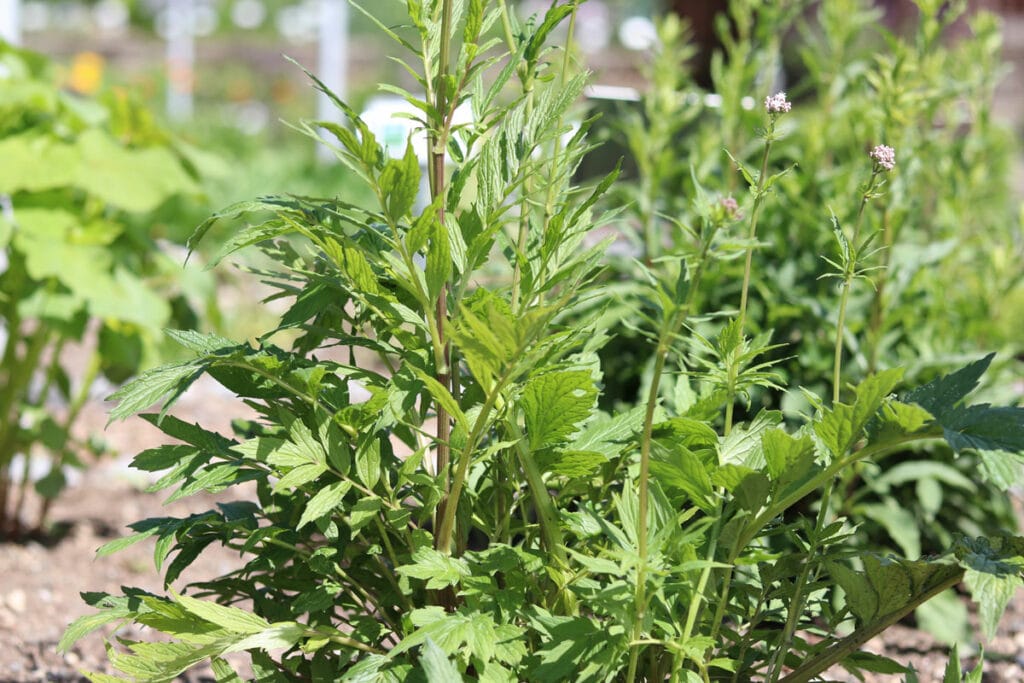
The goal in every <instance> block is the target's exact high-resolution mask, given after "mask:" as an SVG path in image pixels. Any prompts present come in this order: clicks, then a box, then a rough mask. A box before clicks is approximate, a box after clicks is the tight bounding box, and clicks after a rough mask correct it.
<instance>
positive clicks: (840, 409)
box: [814, 368, 903, 458]
mask: <svg viewBox="0 0 1024 683" xmlns="http://www.w3.org/2000/svg"><path fill="white" fill-rule="evenodd" d="M902 376H903V369H902V368H892V369H890V370H884V371H882V372H880V373H878V374H877V375H872V376H871V377H868V378H867V379H865V380H864V381H863V382H861V383H860V385H859V386H858V387H857V389H856V399H855V400H854V402H853V404H852V405H847V404H845V403H837V404H836V405H834V406H833V407H832V409H831V410H826V411H825V412H824V414H823V415H822V416H821V418H820V419H819V420H818V421H817V422H815V423H814V433H815V434H817V435H818V438H820V439H821V441H822V443H823V444H825V447H826V448H828V450H829V451H830V452H831V453H832V455H833V457H836V458H841V457H843V456H844V455H846V453H847V452H848V451H849V450H850V449H851V448H852V447H853V445H854V444H855V443H857V441H859V440H860V438H861V436H862V435H863V432H864V428H865V427H866V426H867V424H868V422H869V421H870V420H871V419H872V418H873V417H874V416H875V414H876V413H878V411H879V409H880V408H881V407H882V404H883V402H884V401H885V399H886V398H887V397H888V396H889V394H890V393H891V392H892V390H893V388H895V386H896V384H898V383H899V381H900V378H901V377H902Z"/></svg>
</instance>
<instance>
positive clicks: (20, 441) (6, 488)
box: [0, 43, 202, 538]
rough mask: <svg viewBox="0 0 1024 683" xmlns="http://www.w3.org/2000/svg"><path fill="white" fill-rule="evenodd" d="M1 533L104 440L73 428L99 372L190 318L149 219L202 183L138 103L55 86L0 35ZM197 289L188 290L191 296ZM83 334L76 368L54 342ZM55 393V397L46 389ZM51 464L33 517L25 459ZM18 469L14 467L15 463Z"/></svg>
mask: <svg viewBox="0 0 1024 683" xmlns="http://www.w3.org/2000/svg"><path fill="white" fill-rule="evenodd" d="M0 69H2V72H3V74H4V75H3V76H2V77H0V81H2V83H3V87H4V90H5V93H7V95H6V96H5V99H4V102H3V104H2V105H0V156H2V157H3V159H4V163H3V165H2V168H0V198H2V201H3V207H4V210H3V215H2V216H0V248H2V250H3V251H2V258H3V263H4V267H3V272H2V273H0V321H2V324H3V327H2V330H3V334H2V339H0V341H2V345H3V350H2V354H3V363H2V369H0V538H7V537H11V536H18V535H20V534H21V533H23V532H24V531H27V530H36V529H42V527H43V525H44V523H45V519H46V513H47V510H48V508H49V505H50V502H51V501H52V500H53V499H54V497H56V496H57V495H58V494H59V492H60V491H61V489H62V488H63V487H64V481H65V479H64V474H65V468H67V467H72V466H82V465H83V460H82V456H83V455H85V454H86V453H88V452H90V451H92V452H94V453H95V452H97V451H98V450H100V449H101V448H102V446H101V445H100V444H99V443H98V442H94V441H93V440H91V439H88V440H86V439H83V436H82V435H81V434H80V433H76V432H75V431H74V429H73V427H74V425H75V421H76V418H77V417H78V415H79V412H80V411H81V409H82V407H83V405H84V404H85V401H86V400H87V399H88V397H89V393H90V390H91V389H92V388H93V385H94V383H95V381H96V380H97V378H99V377H101V376H103V377H106V378H107V379H109V380H111V381H113V382H121V381H123V380H125V379H127V378H128V377H130V376H132V375H134V374H135V373H137V372H138V370H139V368H140V367H142V366H143V365H145V364H147V363H148V364H150V365H152V364H153V362H154V360H156V359H157V358H158V356H157V354H156V351H157V350H158V348H159V347H160V344H161V343H162V342H161V339H162V337H161V334H160V332H159V330H160V329H161V328H162V327H164V326H166V325H168V324H173V325H182V324H194V322H195V320H196V316H195V314H194V313H193V312H192V303H191V302H190V300H189V298H188V297H187V296H186V292H189V293H191V294H192V295H195V294H196V293H198V292H201V291H202V289H201V288H200V287H198V286H197V285H200V286H201V285H202V283H201V282H194V283H190V282H178V280H179V279H180V277H179V276H178V274H177V273H176V272H175V270H176V268H175V264H174V262H173V261H172V260H171V259H170V258H168V257H166V256H164V255H162V254H161V252H160V250H159V249H158V248H157V245H156V243H155V242H154V240H153V238H151V237H150V226H149V225H148V223H147V222H146V221H147V220H148V219H149V218H150V217H151V215H152V212H153V210H154V209H156V208H157V207H158V206H159V205H160V204H161V203H163V202H164V201H165V200H166V199H168V198H169V197H172V196H175V195H183V194H189V193H195V192H197V190H198V187H197V184H196V181H195V179H194V177H193V172H192V170H191V166H190V164H189V162H188V161H187V159H186V157H184V156H183V155H181V154H179V153H177V152H176V151H175V149H174V148H173V147H172V146H171V144H170V140H169V139H168V138H167V136H166V134H164V133H163V132H162V131H161V130H160V129H159V128H158V127H156V126H155V125H154V124H153V122H152V120H151V119H149V118H148V115H147V114H146V113H145V111H143V110H141V109H140V108H139V107H138V106H137V105H133V104H131V103H130V102H129V101H127V100H126V99H124V98H117V97H115V96H111V97H110V98H108V99H107V100H105V101H92V100H85V99H80V98H78V97H75V96H73V95H71V94H68V93H65V92H62V91H61V90H59V89H58V87H57V86H56V82H55V79H54V78H53V77H52V75H51V73H50V66H49V64H48V63H47V62H46V60H44V59H43V58H42V57H40V56H38V55H34V54H32V53H29V52H25V51H21V50H17V49H15V48H13V47H10V46H8V45H6V44H2V43H0ZM194 298H195V297H194V296H193V300H194ZM76 342H86V348H87V352H86V353H85V354H83V355H85V358H86V359H85V360H84V361H79V363H80V364H83V365H84V367H77V368H76V367H74V361H71V360H69V359H68V358H65V357H64V356H63V355H62V352H63V351H64V350H65V349H67V348H69V347H71V346H72V345H73V344H74V343H76ZM55 396H57V397H59V401H60V402H62V403H63V406H62V407H61V408H60V409H59V410H55V409H54V403H55V401H54V397H55ZM41 452H43V453H46V454H47V457H49V460H50V467H49V473H48V474H47V475H46V476H44V477H43V478H41V479H39V480H38V481H36V482H35V491H36V492H37V493H38V494H39V495H40V496H41V497H42V499H43V500H42V503H41V505H40V506H39V508H38V509H39V512H38V515H37V516H36V518H35V520H34V522H33V523H30V522H28V520H24V519H22V517H23V516H24V513H25V512H26V505H27V503H26V501H27V496H28V494H29V491H30V490H31V487H32V485H33V482H32V478H31V477H30V475H29V473H30V464H31V463H30V459H31V458H32V457H35V456H39V455H40V454H41ZM17 456H20V466H19V467H18V471H14V467H15V466H16V465H17V464H18V462H19V461H18V459H17Z"/></svg>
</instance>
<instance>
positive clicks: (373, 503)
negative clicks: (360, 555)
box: [348, 498, 381, 534]
mask: <svg viewBox="0 0 1024 683" xmlns="http://www.w3.org/2000/svg"><path fill="white" fill-rule="evenodd" d="M380 509H381V500H380V498H361V499H359V501H358V502H357V503H356V504H355V505H354V506H352V508H351V509H350V510H349V513H348V514H349V519H348V525H349V529H351V530H352V533H353V534H355V533H356V532H357V531H359V530H360V529H362V528H363V527H364V526H366V525H367V524H369V523H370V522H372V521H373V519H374V518H375V517H376V516H377V514H378V513H379V512H380Z"/></svg>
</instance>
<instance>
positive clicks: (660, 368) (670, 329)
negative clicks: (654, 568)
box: [626, 197, 739, 681]
mask: <svg viewBox="0 0 1024 683" xmlns="http://www.w3.org/2000/svg"><path fill="white" fill-rule="evenodd" d="M721 209H722V210H721V212H720V217H719V218H718V220H715V221H714V222H713V223H712V225H711V227H710V229H709V230H708V231H707V234H704V235H702V236H701V237H702V239H701V251H700V254H699V255H698V257H697V260H696V265H695V266H694V271H693V275H692V276H691V279H690V284H689V288H688V291H687V295H686V300H685V302H684V303H683V305H682V306H679V307H677V308H676V310H675V311H674V312H673V314H672V315H671V316H670V318H669V319H668V321H667V324H665V325H664V326H663V327H662V329H661V331H660V333H659V335H658V347H657V350H656V351H655V357H654V373H653V375H652V377H651V386H650V388H649V389H648V392H647V402H646V406H645V410H644V423H643V432H642V433H641V437H640V480H639V493H638V515H637V517H638V519H637V548H638V551H639V556H640V566H639V567H638V568H637V583H636V593H635V604H636V612H635V615H634V620H633V633H632V640H631V642H632V643H633V647H632V648H631V651H630V655H629V670H628V674H627V677H626V680H627V681H632V680H635V678H636V671H637V664H638V661H639V657H640V651H641V650H642V649H643V648H642V643H641V636H642V633H643V624H644V620H645V619H646V615H647V557H648V517H649V510H650V481H649V480H650V464H651V441H652V438H653V434H654V412H655V410H656V409H657V405H658V394H659V391H660V387H661V377H662V375H663V374H664V372H665V364H666V362H667V360H668V354H669V351H670V350H671V343H672V340H673V339H674V338H675V337H676V335H678V333H679V330H680V329H681V328H682V326H683V324H684V323H685V322H686V319H687V318H688V317H689V316H690V315H691V313H692V310H693V306H694V302H695V300H696V295H697V292H698V291H699V290H700V283H701V280H702V279H703V276H704V270H705V267H706V265H707V262H708V254H709V252H710V249H711V244H712V241H713V240H714V237H715V234H716V233H717V232H718V230H719V229H720V228H721V227H722V225H723V223H724V221H725V220H727V219H732V218H737V217H739V210H738V205H737V204H736V200H735V199H733V198H732V197H728V198H726V199H724V200H722V202H721Z"/></svg>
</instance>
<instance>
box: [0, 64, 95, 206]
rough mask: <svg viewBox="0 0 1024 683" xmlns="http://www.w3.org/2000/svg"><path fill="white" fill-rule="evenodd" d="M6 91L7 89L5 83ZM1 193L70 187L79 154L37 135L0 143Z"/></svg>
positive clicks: (52, 140)
mask: <svg viewBox="0 0 1024 683" xmlns="http://www.w3.org/2000/svg"><path fill="white" fill-rule="evenodd" d="M5 87H9V86H6V83H5ZM0 159H3V160H4V163H3V164H0V192H3V193H4V194H15V193H17V192H21V191H27V192H38V191H41V190H50V189H54V188H58V187H67V186H69V185H71V184H72V183H73V182H74V180H75V178H76V176H77V175H78V169H79V166H80V164H81V152H80V150H79V149H78V148H77V147H76V146H75V145H70V144H67V143H65V142H63V141H61V140H60V139H58V138H56V137H55V136H54V137H51V136H49V135H40V134H38V133H36V132H29V133H23V134H21V135H11V136H8V137H5V138H4V139H2V140H0Z"/></svg>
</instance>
